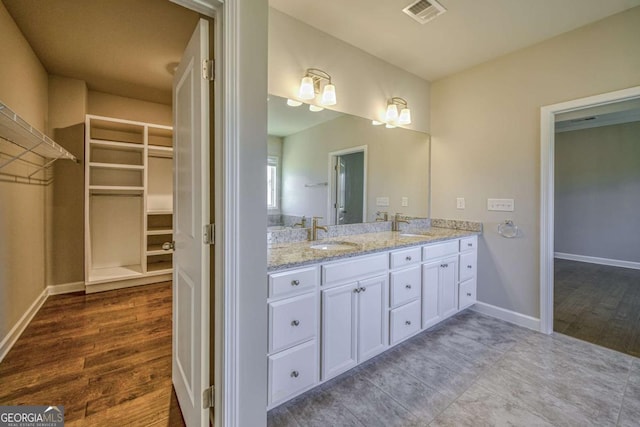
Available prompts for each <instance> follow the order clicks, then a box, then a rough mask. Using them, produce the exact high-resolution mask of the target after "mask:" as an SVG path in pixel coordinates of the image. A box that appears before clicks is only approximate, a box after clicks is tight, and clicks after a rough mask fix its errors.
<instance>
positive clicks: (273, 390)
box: [269, 340, 318, 405]
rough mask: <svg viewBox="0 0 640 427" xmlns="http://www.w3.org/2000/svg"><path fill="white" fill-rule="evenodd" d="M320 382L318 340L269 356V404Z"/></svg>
mask: <svg viewBox="0 0 640 427" xmlns="http://www.w3.org/2000/svg"><path fill="white" fill-rule="evenodd" d="M317 382H318V350H317V346H316V341H315V340H313V341H309V342H306V343H304V344H300V345H298V346H296V347H293V348H291V349H289V350H285V351H282V352H280V353H278V354H274V355H272V356H269V404H270V405H271V404H274V403H277V402H280V401H282V400H285V399H286V398H288V397H291V396H293V395H294V394H296V393H298V392H300V391H302V390H304V389H306V388H309V387H311V386H312V385H314V384H315V383H317Z"/></svg>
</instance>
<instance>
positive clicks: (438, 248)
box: [422, 240, 459, 261]
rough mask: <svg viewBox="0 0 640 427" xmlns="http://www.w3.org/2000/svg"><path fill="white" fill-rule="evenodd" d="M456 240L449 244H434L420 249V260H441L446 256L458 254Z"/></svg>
mask: <svg viewBox="0 0 640 427" xmlns="http://www.w3.org/2000/svg"><path fill="white" fill-rule="evenodd" d="M458 245H459V243H458V240H453V241H451V242H444V243H436V244H433V245H428V246H425V247H423V248H422V260H423V261H430V260H432V259H437V258H442V257H445V256H448V255H452V254H457V253H458Z"/></svg>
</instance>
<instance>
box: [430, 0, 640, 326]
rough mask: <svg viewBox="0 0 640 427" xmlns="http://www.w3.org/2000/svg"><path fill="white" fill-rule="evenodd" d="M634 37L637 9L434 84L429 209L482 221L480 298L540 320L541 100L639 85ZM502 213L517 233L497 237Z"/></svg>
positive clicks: (638, 33)
mask: <svg viewBox="0 0 640 427" xmlns="http://www.w3.org/2000/svg"><path fill="white" fill-rule="evenodd" d="M638 40H640V7H636V8H634V9H630V10H628V11H626V12H623V13H621V14H618V15H614V16H611V17H609V18H606V19H604V20H602V21H599V22H596V23H594V24H591V25H588V26H585V27H582V28H579V29H577V30H574V31H571V32H568V33H565V34H563V35H560V36H558V37H555V38H553V39H550V40H547V41H545V42H542V43H540V44H537V45H535V46H532V47H529V48H526V49H523V50H520V51H518V52H515V53H513V54H510V55H507V56H504V57H501V58H498V59H495V60H492V61H489V62H487V63H484V64H482V65H479V66H477V67H474V68H471V69H469V70H466V71H463V72H461V73H458V74H455V75H453V76H450V77H447V78H444V79H442V80H438V81H436V82H434V83H433V84H432V86H431V92H432V97H431V108H432V110H431V112H432V114H431V124H432V140H431V141H432V142H431V143H432V159H433V161H432V162H431V170H432V175H431V177H432V199H431V202H432V216H433V217H438V218H456V219H470V220H480V221H482V222H483V223H484V226H485V227H484V230H485V232H484V234H483V236H482V238H481V239H480V246H479V253H478V256H479V259H478V264H479V265H478V299H479V300H480V301H483V302H485V303H489V304H493V305H496V306H498V307H502V308H505V309H508V310H513V311H516V312H518V313H522V314H525V315H529V316H533V317H539V293H540V291H539V288H540V282H539V245H540V238H539V233H540V230H539V221H540V216H539V209H540V196H539V194H540V172H539V170H540V107H541V106H544V105H550V104H555V103H559V102H562V101H567V100H571V99H576V98H582V97H586V96H589V95H595V94H599V93H604V92H610V91H614V90H618V89H623V88H627V87H632V86H637V85H639V84H640V72H639V70H640V49H638ZM456 197H465V198H466V209H465V210H457V209H456V203H455V199H456ZM488 197H499V198H514V199H515V212H509V213H500V212H488V211H487V210H486V203H487V198H488ZM507 218H511V219H513V220H514V221H515V223H516V224H517V225H518V226H520V227H521V228H522V231H523V236H522V237H521V238H518V239H504V238H502V237H500V236H499V235H498V234H497V232H496V227H497V224H498V223H499V222H500V221H502V220H504V219H507Z"/></svg>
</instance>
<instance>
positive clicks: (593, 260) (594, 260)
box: [553, 252, 640, 270]
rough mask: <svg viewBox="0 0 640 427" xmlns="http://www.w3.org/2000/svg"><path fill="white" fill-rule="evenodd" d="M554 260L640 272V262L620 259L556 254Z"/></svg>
mask: <svg viewBox="0 0 640 427" xmlns="http://www.w3.org/2000/svg"><path fill="white" fill-rule="evenodd" d="M553 256H554V258H559V259H566V260H569V261H579V262H588V263H590V264H600V265H610V266H611V267H624V268H633V269H634V270H640V262H634V261H624V260H620V259H609V258H598V257H595V256H586V255H574V254H567V253H564V252H555V253H554V254H553Z"/></svg>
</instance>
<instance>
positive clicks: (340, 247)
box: [309, 242, 358, 251]
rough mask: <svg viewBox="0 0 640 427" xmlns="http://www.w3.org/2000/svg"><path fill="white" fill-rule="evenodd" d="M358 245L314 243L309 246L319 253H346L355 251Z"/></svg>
mask: <svg viewBox="0 0 640 427" xmlns="http://www.w3.org/2000/svg"><path fill="white" fill-rule="evenodd" d="M357 246H358V245H357V244H355V243H349V242H327V243H314V244H313V245H311V246H309V247H310V248H311V249H315V250H318V251H344V250H349V249H355V248H356V247H357Z"/></svg>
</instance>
